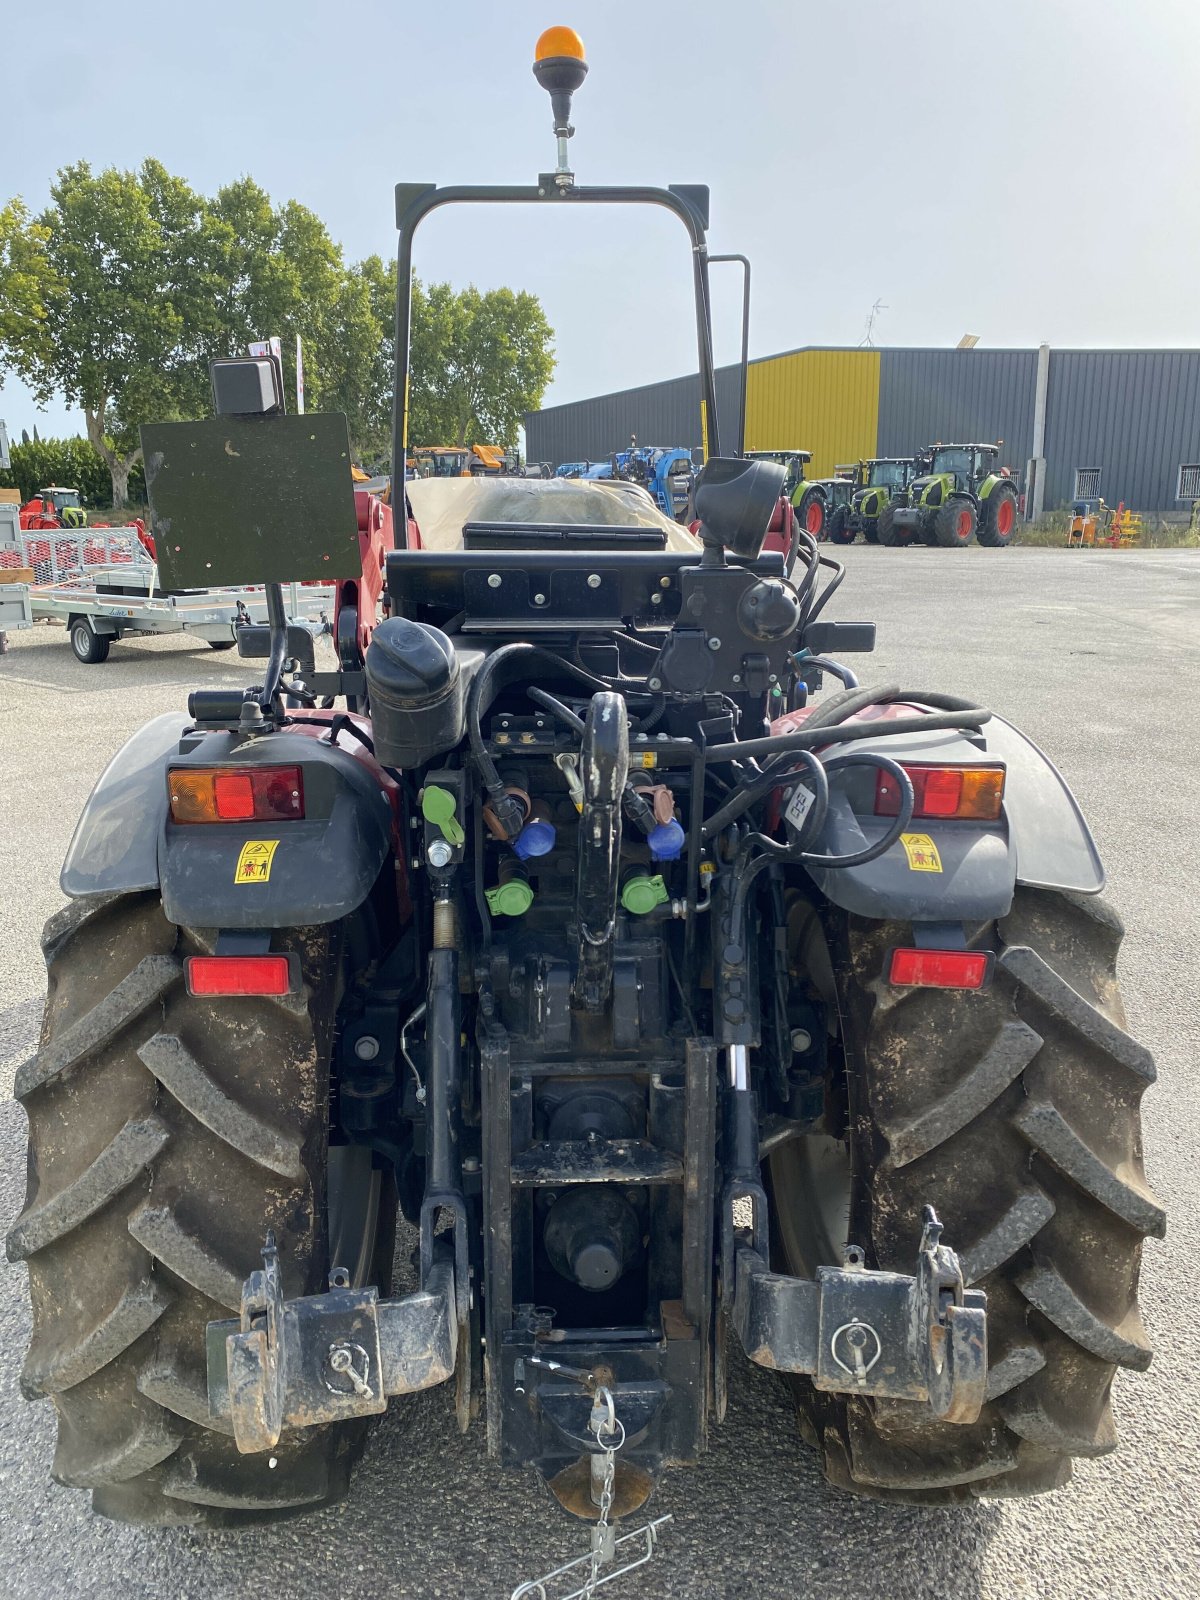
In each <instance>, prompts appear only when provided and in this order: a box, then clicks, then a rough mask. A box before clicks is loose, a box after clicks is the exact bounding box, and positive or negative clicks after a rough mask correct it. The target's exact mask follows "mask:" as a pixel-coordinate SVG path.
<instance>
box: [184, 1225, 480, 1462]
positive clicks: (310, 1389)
mask: <svg viewBox="0 0 1200 1600" xmlns="http://www.w3.org/2000/svg"><path fill="white" fill-rule="evenodd" d="M329 1280H330V1281H329V1289H328V1291H327V1292H326V1293H325V1294H316V1295H306V1296H304V1297H303V1298H301V1299H296V1300H285V1299H284V1298H283V1280H282V1277H281V1275H280V1271H279V1258H278V1254H277V1252H276V1249H275V1239H274V1236H273V1235H272V1234H268V1235H267V1242H266V1246H265V1248H264V1249H263V1265H262V1268H261V1270H260V1271H257V1272H252V1273H251V1274H250V1276H249V1277H248V1278H247V1279H246V1281H245V1283H244V1284H243V1286H242V1305H241V1315H240V1318H239V1319H238V1320H237V1321H236V1322H235V1321H232V1320H231V1321H228V1322H210V1323H209V1324H208V1329H207V1335H206V1344H207V1352H208V1399H209V1409H210V1411H211V1413H212V1415H213V1416H214V1417H218V1418H224V1419H226V1420H228V1421H230V1422H232V1424H233V1435H234V1439H235V1441H236V1443H237V1447H238V1449H239V1450H240V1451H242V1452H243V1453H244V1454H248V1453H250V1452H252V1451H255V1450H271V1449H273V1448H274V1447H275V1445H277V1444H278V1443H279V1436H280V1434H281V1433H283V1431H284V1430H285V1429H287V1428H309V1427H312V1426H313V1425H314V1424H315V1423H318V1422H341V1421H344V1420H345V1419H346V1418H348V1417H365V1416H374V1415H377V1414H378V1413H379V1412H381V1411H385V1410H386V1409H387V1401H388V1396H389V1395H393V1394H412V1393H413V1392H415V1391H416V1390H418V1389H430V1388H432V1387H433V1386H434V1385H435V1384H438V1383H443V1382H445V1380H446V1379H447V1378H449V1377H450V1376H451V1374H452V1373H453V1371H454V1364H455V1357H456V1354H457V1342H458V1319H457V1315H456V1311H455V1297H454V1269H453V1267H452V1266H451V1264H450V1262H449V1261H448V1260H445V1259H439V1260H437V1261H435V1262H434V1264H433V1266H432V1267H431V1269H430V1271H429V1273H428V1276H427V1280H426V1286H425V1288H423V1289H421V1290H419V1291H418V1292H417V1293H416V1294H410V1295H405V1296H404V1298H403V1299H400V1300H380V1299H379V1295H378V1291H377V1290H376V1289H374V1288H366V1289H351V1288H350V1287H349V1280H348V1277H347V1274H346V1273H345V1272H343V1271H342V1270H341V1269H340V1268H335V1269H334V1271H333V1272H331V1273H330V1275H329Z"/></svg>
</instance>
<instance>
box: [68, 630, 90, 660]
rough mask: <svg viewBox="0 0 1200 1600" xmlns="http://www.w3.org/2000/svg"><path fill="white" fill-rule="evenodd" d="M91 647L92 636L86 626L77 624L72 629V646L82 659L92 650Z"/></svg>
mask: <svg viewBox="0 0 1200 1600" xmlns="http://www.w3.org/2000/svg"><path fill="white" fill-rule="evenodd" d="M91 647H92V640H91V636H90V634H89V633H88V630H87V629H86V628H82V627H79V626H78V625H76V626H75V627H74V628H72V629H71V648H72V649H73V650H74V652H75V654H76V655H77V656H78V657H79V658H80V660H82V659H83V657H84V656H86V655H87V654H88V652H89V651H90V650H91Z"/></svg>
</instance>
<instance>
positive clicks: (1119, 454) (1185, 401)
mask: <svg viewBox="0 0 1200 1600" xmlns="http://www.w3.org/2000/svg"><path fill="white" fill-rule="evenodd" d="M775 359H777V358H775V357H766V358H765V360H766V361H768V362H769V361H772V360H775ZM758 364H759V363H754V365H758ZM1036 378H1037V352H1036V351H1035V350H883V351H881V352H880V377H879V420H878V431H877V441H878V442H877V444H876V451H877V453H878V454H879V455H881V456H891V455H900V456H903V455H910V454H911V453H912V452H913V451H914V450H917V449H919V448H920V447H921V446H922V445H926V444H931V443H933V442H934V441H935V440H938V439H942V440H947V441H948V440H951V439H957V440H964V441H965V440H973V439H977V440H993V439H1003V440H1004V446H1005V447H1004V452H1003V454H1004V458H1005V460H1006V461H1007V462H1008V463H1009V464H1010V465H1011V466H1013V467H1015V468H1016V469H1017V471H1018V472H1019V473H1023V472H1024V470H1025V463H1026V461H1027V460H1028V458H1029V456H1030V454H1031V453H1032V448H1033V408H1034V388H1035V384H1036ZM737 387H738V372H737V368H736V367H722V368H721V369H720V371H719V372H718V374H717V397H718V414H719V417H720V423H721V438H722V446H723V449H724V450H725V451H727V452H729V451H732V449H733V448H734V431H735V426H736V416H737ZM525 427H526V439H527V454H528V457H529V459H530V460H531V461H550V462H553V463H554V464H555V465H558V463H559V462H561V461H577V460H580V459H584V458H586V459H589V460H593V461H596V460H603V459H604V458H605V457H606V456H607V455H608V454H609V453H610V451H613V450H619V449H622V448H623V447H624V446H625V445H626V444H627V443H628V441H629V435H630V433H636V434H637V436H638V438H639V439H640V440H642V441H643V443H646V444H679V445H698V444H699V443H700V401H699V384H698V382H697V379H696V378H695V377H686V378H672V379H670V380H668V381H667V382H664V383H652V384H647V385H645V386H644V387H643V388H639V389H626V390H623V391H621V392H619V393H616V394H607V395H600V396H598V397H596V398H595V399H591V400H579V401H576V402H575V403H573V404H571V405H564V406H552V407H551V408H550V409H549V410H546V411H539V412H533V413H530V414H529V415H528V416H527V417H526V419H525ZM1045 453H1046V468H1047V475H1046V495H1045V505H1046V508H1047V509H1051V508H1052V507H1054V506H1058V505H1063V504H1065V503H1067V502H1068V501H1070V499H1071V498H1072V496H1073V495H1074V492H1075V471H1076V469H1077V468H1080V467H1099V468H1100V474H1101V477H1100V492H1101V494H1102V495H1103V496H1104V498H1105V499H1106V500H1107V501H1108V502H1109V503H1110V504H1112V505H1115V504H1116V503H1117V501H1119V500H1124V501H1125V503H1126V505H1128V506H1130V507H1132V508H1134V509H1136V510H1138V511H1150V512H1153V511H1180V510H1186V509H1187V508H1186V507H1185V506H1181V505H1180V503H1179V502H1178V501H1177V500H1176V498H1175V494H1176V488H1177V485H1178V479H1179V468H1180V466H1181V465H1182V464H1183V463H1185V462H1186V463H1200V350H1051V352H1050V371H1049V390H1048V396H1047V413H1046V441H1045Z"/></svg>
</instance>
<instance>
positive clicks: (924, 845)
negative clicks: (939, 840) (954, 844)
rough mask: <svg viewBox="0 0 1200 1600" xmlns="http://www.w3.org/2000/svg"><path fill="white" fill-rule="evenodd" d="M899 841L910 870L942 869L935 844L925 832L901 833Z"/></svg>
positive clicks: (931, 870) (935, 870) (933, 870)
mask: <svg viewBox="0 0 1200 1600" xmlns="http://www.w3.org/2000/svg"><path fill="white" fill-rule="evenodd" d="M900 843H901V844H902V845H903V846H904V854H905V855H906V856H907V857H908V866H909V870H910V871H911V872H940V871H941V870H942V858H941V856H939V855H938V848H937V845H935V844H934V842H933V840H932V839H931V838H930V837H929V835H928V834H927V833H902V834H901V835H900Z"/></svg>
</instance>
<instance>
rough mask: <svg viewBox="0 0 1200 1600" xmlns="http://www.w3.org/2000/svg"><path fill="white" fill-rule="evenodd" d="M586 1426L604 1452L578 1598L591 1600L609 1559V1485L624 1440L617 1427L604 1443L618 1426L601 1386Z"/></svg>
mask: <svg viewBox="0 0 1200 1600" xmlns="http://www.w3.org/2000/svg"><path fill="white" fill-rule="evenodd" d="M588 1426H589V1427H590V1429H591V1431H592V1433H593V1434H594V1435H595V1437H596V1443H597V1445H599V1447H600V1449H601V1450H603V1452H604V1479H603V1482H602V1483H601V1486H600V1515H599V1516H598V1517H597V1519H596V1525H595V1527H594V1528H593V1529H592V1559H591V1563H590V1566H589V1568H588V1580H587V1583H586V1584H585V1585H584V1588H583V1596H582V1600H592V1596H593V1595H594V1594H595V1592H596V1585H597V1581H598V1579H599V1577H600V1565H601V1562H608V1561H611V1560H612V1555H613V1551H612V1540H611V1537H610V1534H609V1524H608V1514H609V1512H610V1511H611V1510H612V1503H613V1485H614V1483H615V1482H616V1476H617V1451H618V1450H619V1449H620V1448H621V1445H623V1444H624V1443H625V1429H624V1428H621V1438H620V1441H619V1443H617V1444H605V1442H604V1441H605V1439H612V1438H614V1437H615V1435H616V1431H617V1428H618V1426H620V1425H619V1424H618V1422H617V1408H616V1405H615V1404H614V1401H613V1397H612V1391H611V1390H610V1389H607V1388H605V1387H604V1386H603V1385H602V1386H601V1387H600V1388H598V1389H597V1390H596V1393H595V1397H594V1403H593V1405H592V1414H591V1417H590V1419H589V1423H588Z"/></svg>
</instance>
